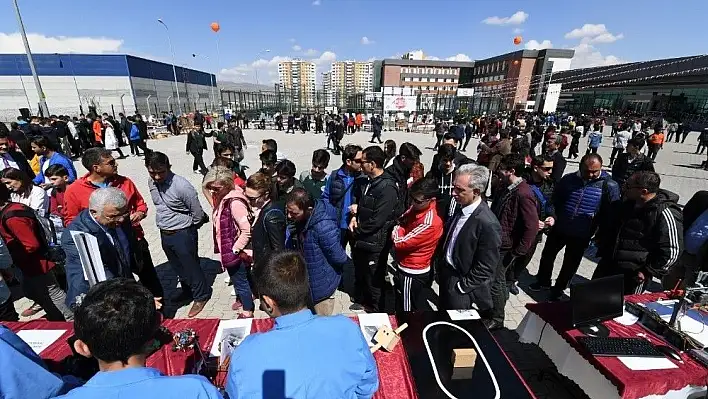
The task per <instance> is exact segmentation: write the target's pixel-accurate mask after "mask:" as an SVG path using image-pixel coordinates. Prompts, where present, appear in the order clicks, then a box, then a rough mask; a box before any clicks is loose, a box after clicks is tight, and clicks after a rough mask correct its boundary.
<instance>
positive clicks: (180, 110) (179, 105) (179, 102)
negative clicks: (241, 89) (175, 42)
mask: <svg viewBox="0 0 708 399" xmlns="http://www.w3.org/2000/svg"><path fill="white" fill-rule="evenodd" d="M15 1H17V0H15ZM157 22H159V23H161V24H162V26H164V27H165V30H166V31H167V42H168V43H169V45H170V52H171V53H172V76H173V77H174V78H175V90H176V91H177V111H178V112H179V113H180V114H182V104H181V101H180V98H179V87H177V68H176V67H175V49H174V48H173V47H172V39H171V38H170V28H168V27H167V24H166V23H165V21H163V20H162V19H161V18H158V19H157Z"/></svg>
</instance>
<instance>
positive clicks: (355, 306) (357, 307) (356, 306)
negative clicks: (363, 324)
mask: <svg viewBox="0 0 708 399" xmlns="http://www.w3.org/2000/svg"><path fill="white" fill-rule="evenodd" d="M349 310H353V311H360V310H364V305H362V304H360V303H352V306H350V307H349Z"/></svg>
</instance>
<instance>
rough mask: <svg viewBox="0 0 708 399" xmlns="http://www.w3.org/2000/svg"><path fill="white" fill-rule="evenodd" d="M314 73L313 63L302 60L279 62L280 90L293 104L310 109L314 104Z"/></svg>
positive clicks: (315, 69) (315, 68)
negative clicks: (287, 95) (286, 94)
mask: <svg viewBox="0 0 708 399" xmlns="http://www.w3.org/2000/svg"><path fill="white" fill-rule="evenodd" d="M316 71H317V67H316V66H315V63H314V62H310V61H303V60H292V61H283V62H280V63H279V64H278V84H279V86H280V89H281V90H283V91H284V92H285V93H288V94H289V96H290V98H291V99H292V102H293V104H298V106H301V107H312V106H313V105H314V104H315V77H316Z"/></svg>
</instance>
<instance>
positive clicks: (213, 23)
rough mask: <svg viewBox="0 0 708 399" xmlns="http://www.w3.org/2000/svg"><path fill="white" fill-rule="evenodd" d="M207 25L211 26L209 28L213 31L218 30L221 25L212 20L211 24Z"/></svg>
mask: <svg viewBox="0 0 708 399" xmlns="http://www.w3.org/2000/svg"><path fill="white" fill-rule="evenodd" d="M209 26H210V27H211V30H213V31H214V32H218V31H219V29H221V26H219V23H218V22H212V23H211V25H209Z"/></svg>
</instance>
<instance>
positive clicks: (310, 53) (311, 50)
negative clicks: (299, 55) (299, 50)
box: [305, 48, 320, 57]
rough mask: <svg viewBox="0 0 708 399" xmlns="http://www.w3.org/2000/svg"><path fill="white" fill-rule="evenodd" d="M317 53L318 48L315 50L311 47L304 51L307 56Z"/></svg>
mask: <svg viewBox="0 0 708 399" xmlns="http://www.w3.org/2000/svg"><path fill="white" fill-rule="evenodd" d="M319 53H320V52H319V50H315V49H313V48H308V49H307V51H305V55H306V56H308V57H314V56H316V55H317V54H319Z"/></svg>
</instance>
